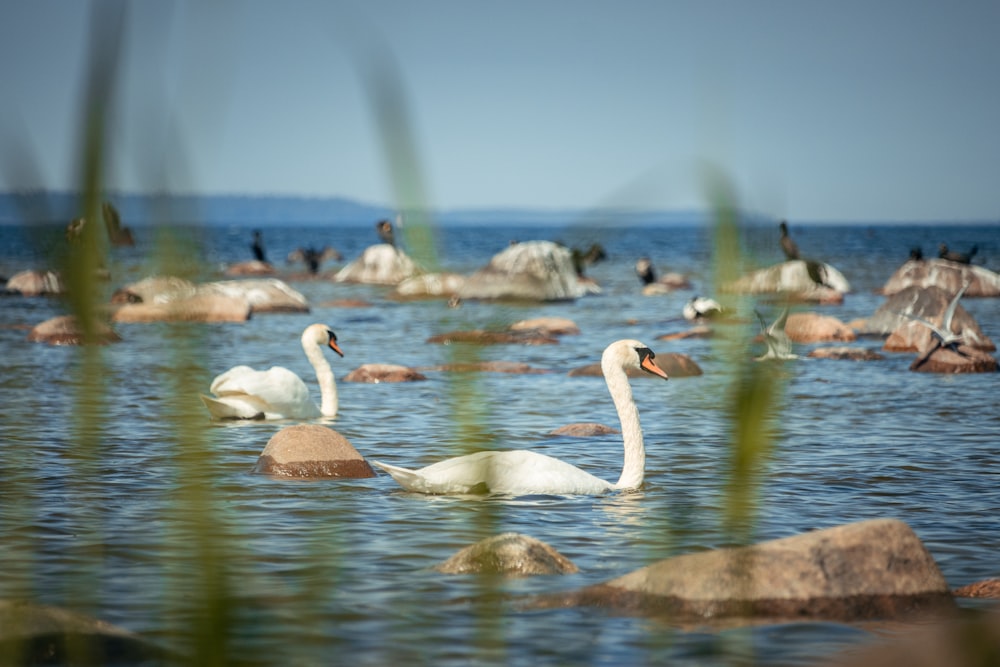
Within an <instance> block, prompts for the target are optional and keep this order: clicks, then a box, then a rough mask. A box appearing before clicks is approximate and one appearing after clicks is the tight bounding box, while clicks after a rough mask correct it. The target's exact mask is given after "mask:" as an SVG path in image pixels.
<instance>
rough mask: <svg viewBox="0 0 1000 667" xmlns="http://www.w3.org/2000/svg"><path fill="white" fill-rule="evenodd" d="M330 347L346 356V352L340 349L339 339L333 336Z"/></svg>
mask: <svg viewBox="0 0 1000 667" xmlns="http://www.w3.org/2000/svg"><path fill="white" fill-rule="evenodd" d="M330 349H331V350H333V351H334V352H336V353H337V354H339V355H340V356H344V353H343V352H341V351H340V346H339V345H337V341H336V340H334V339H333V338H331V339H330Z"/></svg>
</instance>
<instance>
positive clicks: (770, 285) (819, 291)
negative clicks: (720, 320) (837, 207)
mask: <svg viewBox="0 0 1000 667" xmlns="http://www.w3.org/2000/svg"><path fill="white" fill-rule="evenodd" d="M725 291H727V292H735V293H737V294H785V295H787V296H788V297H789V298H790V299H793V300H796V301H813V302H819V303H841V302H843V300H844V295H845V294H847V293H848V292H850V291H851V285H850V283H849V282H847V279H846V278H845V277H844V276H843V274H842V273H840V271H838V270H837V269H835V268H833V267H832V266H830V265H829V264H824V263H822V262H812V261H808V262H807V261H805V260H801V259H793V260H789V261H787V262H783V263H781V264H776V265H774V266H769V267H767V268H764V269H759V270H757V271H754V272H752V273H750V274H747V275H745V276H743V277H741V278H739V279H738V280H736V281H734V282H733V283H730V284H729V285H727V286H725Z"/></svg>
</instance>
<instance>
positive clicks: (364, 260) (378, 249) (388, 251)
mask: <svg viewBox="0 0 1000 667" xmlns="http://www.w3.org/2000/svg"><path fill="white" fill-rule="evenodd" d="M419 273H421V269H420V267H419V266H417V264H416V262H414V261H413V260H412V259H410V257H409V255H407V254H406V253H405V252H403V251H402V250H400V249H399V248H397V247H396V246H394V245H390V244H388V243H379V244H377V245H373V246H368V247H367V248H365V250H364V252H362V253H361V256H360V257H358V258H357V259H356V260H354V261H353V262H350V263H349V264H348V265H347V266H345V267H344V268H342V269H341V270H340V271H338V272H337V273H335V274H334V276H333V280H334V282H338V283H364V284H367V285H398V284H399V283H401V282H403V281H404V280H406V279H407V278H412V277H413V276H416V275H417V274H419Z"/></svg>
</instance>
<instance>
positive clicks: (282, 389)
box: [201, 324, 344, 419]
mask: <svg viewBox="0 0 1000 667" xmlns="http://www.w3.org/2000/svg"><path fill="white" fill-rule="evenodd" d="M324 347H329V348H330V349H331V350H333V351H334V352H336V353H337V354H339V355H340V356H344V353H343V352H341V351H340V347H339V346H338V345H337V335H336V334H335V333H333V331H331V330H330V329H329V328H328V327H327V326H326V325H325V324H310V325H309V326H308V327H306V329H305V331H303V332H302V349H303V350H304V351H305V353H306V358H307V359H309V363H310V364H312V367H313V368H314V369H315V371H316V380H317V382H319V391H320V396H321V403H320V406H319V407H316V404H315V403H313V402H312V399H310V397H309V387H307V386H306V383H305V382H303V381H302V379H301V378H300V377H299V376H298V375H296V374H295V373H293V372H292V371H290V370H288V369H287V368H284V367H282V366H272V367H271V368H269V369H267V370H266V371H258V370H254V369H252V368H250V367H249V366H236V367H234V368H230V369H229V370H228V371H226V372H225V373H223V374H221V375H219V376H217V377H216V378H215V379H214V380H212V384H211V387H210V388H209V390H210V391H211V392H212V393H213V394H215V396H214V398H213V397H210V396H205V395H204V394H201V400H202V402H203V403H204V404H205V407H207V408H208V411H209V412H210V413H211V414H212V417H213V418H214V419H315V418H317V417H335V416H336V415H337V384H336V381H335V380H334V377H333V370H332V369H331V368H330V362H328V361H327V360H326V357H324V356H323V348H324Z"/></svg>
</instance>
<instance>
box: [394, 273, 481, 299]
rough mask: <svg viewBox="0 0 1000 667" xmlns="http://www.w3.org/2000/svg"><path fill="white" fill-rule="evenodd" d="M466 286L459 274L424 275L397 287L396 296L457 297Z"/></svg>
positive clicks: (404, 281)
mask: <svg viewBox="0 0 1000 667" xmlns="http://www.w3.org/2000/svg"><path fill="white" fill-rule="evenodd" d="M463 285H465V276H463V275H461V274H459V273H423V274H420V275H418V276H411V277H409V278H406V279H405V280H403V281H402V282H401V283H399V284H398V285H396V295H397V296H400V297H406V298H419V297H444V296H455V295H456V294H458V293H459V292H460V291H461V290H462V286H463Z"/></svg>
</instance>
